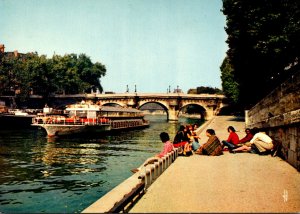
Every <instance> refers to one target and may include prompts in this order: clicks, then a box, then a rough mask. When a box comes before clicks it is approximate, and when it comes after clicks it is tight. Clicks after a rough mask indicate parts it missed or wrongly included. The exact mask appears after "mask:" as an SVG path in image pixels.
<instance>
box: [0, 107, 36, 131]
mask: <svg viewBox="0 0 300 214" xmlns="http://www.w3.org/2000/svg"><path fill="white" fill-rule="evenodd" d="M35 116H36V115H35V114H34V113H28V112H26V111H24V110H20V109H7V110H6V111H5V112H3V113H0V127H1V128H28V127H30V126H31V123H32V118H33V117H35Z"/></svg>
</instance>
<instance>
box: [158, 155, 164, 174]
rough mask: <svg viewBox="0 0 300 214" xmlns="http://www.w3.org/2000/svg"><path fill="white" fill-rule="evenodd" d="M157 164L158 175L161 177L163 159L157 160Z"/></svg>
mask: <svg viewBox="0 0 300 214" xmlns="http://www.w3.org/2000/svg"><path fill="white" fill-rule="evenodd" d="M158 163H159V174H160V175H161V174H162V173H163V171H164V167H163V159H159V161H158Z"/></svg>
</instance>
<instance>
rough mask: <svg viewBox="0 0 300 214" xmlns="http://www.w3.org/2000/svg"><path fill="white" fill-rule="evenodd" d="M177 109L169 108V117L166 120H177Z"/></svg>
mask: <svg viewBox="0 0 300 214" xmlns="http://www.w3.org/2000/svg"><path fill="white" fill-rule="evenodd" d="M178 114H179V111H178V110H175V109H169V117H168V120H172V121H178Z"/></svg>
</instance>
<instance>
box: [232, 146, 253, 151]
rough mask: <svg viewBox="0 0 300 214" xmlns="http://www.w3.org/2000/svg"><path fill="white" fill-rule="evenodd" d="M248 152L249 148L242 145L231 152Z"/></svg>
mask: <svg viewBox="0 0 300 214" xmlns="http://www.w3.org/2000/svg"><path fill="white" fill-rule="evenodd" d="M250 150H251V147H249V146H246V145H243V146H241V147H239V148H236V149H233V150H232V151H233V152H240V151H242V152H248V151H250Z"/></svg>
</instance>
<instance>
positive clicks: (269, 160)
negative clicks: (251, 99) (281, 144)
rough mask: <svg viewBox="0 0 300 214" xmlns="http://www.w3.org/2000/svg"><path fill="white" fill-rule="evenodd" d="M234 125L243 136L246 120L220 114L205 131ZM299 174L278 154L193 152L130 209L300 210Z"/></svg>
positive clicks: (224, 132)
mask: <svg viewBox="0 0 300 214" xmlns="http://www.w3.org/2000/svg"><path fill="white" fill-rule="evenodd" d="M230 125H232V126H233V127H234V128H235V129H236V130H237V134H238V135H239V137H240V138H241V137H243V136H244V135H245V133H244V132H243V130H244V128H245V122H244V121H243V120H241V118H236V117H233V116H217V117H215V118H214V119H212V120H211V121H209V122H207V124H206V126H204V127H203V128H202V130H201V133H199V134H200V137H201V140H200V142H205V141H206V139H207V137H205V130H206V129H208V128H212V129H214V130H215V131H216V134H217V136H218V137H219V138H220V140H225V139H227V137H228V132H227V127H228V126H230ZM299 190H300V173H299V172H298V171H297V170H296V169H295V168H293V167H292V166H291V165H289V164H288V163H287V162H286V161H284V160H282V159H281V158H279V157H272V156H270V155H268V156H259V155H256V154H250V153H238V154H231V153H229V152H224V155H222V156H217V157H210V156H200V155H193V156H191V157H178V158H177V159H176V161H175V162H174V163H173V164H172V165H171V166H170V167H169V168H168V169H167V170H166V171H165V172H164V173H163V174H162V175H161V176H160V177H158V178H157V179H156V181H155V182H154V183H153V184H152V185H151V186H150V187H149V188H148V189H147V192H146V194H144V195H143V196H142V197H141V198H140V199H139V201H138V202H137V203H136V204H135V205H134V206H133V207H132V208H131V210H130V211H129V212H130V213H166V212H168V213H173V212H174V213H176V212H177V213H178V212H182V213H187V212H191V213H193V212H194V213H205V212H238V213H250V212H255V213H262V212H280V213H295V212H300V191H299Z"/></svg>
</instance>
